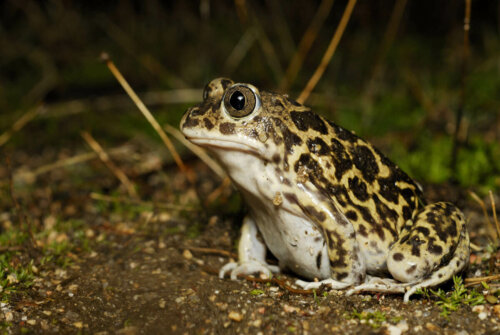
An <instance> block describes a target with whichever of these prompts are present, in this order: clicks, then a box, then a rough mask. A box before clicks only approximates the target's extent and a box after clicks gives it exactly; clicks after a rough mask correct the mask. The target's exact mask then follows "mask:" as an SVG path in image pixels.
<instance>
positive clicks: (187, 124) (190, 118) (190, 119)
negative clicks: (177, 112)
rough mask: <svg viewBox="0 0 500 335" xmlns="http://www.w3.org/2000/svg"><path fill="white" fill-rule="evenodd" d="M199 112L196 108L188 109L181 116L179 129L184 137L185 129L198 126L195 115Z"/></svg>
mask: <svg viewBox="0 0 500 335" xmlns="http://www.w3.org/2000/svg"><path fill="white" fill-rule="evenodd" d="M199 111H200V108H199V107H198V106H194V107H190V108H188V110H187V111H186V112H185V113H184V115H183V116H182V119H181V122H180V124H179V128H180V130H181V131H182V132H183V133H184V135H185V130H186V129H188V128H194V127H196V126H198V124H199V120H198V118H197V117H196V115H197V113H199Z"/></svg>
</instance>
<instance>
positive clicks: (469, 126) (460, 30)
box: [0, 0, 500, 194]
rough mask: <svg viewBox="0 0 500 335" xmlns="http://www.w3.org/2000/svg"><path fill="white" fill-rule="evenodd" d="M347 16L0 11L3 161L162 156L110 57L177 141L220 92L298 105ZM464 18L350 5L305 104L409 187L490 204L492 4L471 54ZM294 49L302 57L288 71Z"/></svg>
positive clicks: (254, 4)
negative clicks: (215, 84) (356, 139)
mask: <svg viewBox="0 0 500 335" xmlns="http://www.w3.org/2000/svg"><path fill="white" fill-rule="evenodd" d="M346 3H347V1H335V2H334V1H331V0H323V1H280V0H266V1H245V0H235V1H209V0H201V1H158V0H149V1H106V2H103V1H63V0H53V1H22V0H21V1H17V0H16V1H14V0H10V1H1V2H0V136H2V134H3V143H2V144H0V145H1V147H0V149H2V150H3V151H4V153H5V154H6V155H7V156H10V157H13V158H12V159H13V160H14V162H15V164H17V166H20V165H21V166H22V165H23V164H27V165H30V166H31V167H30V168H33V166H36V165H39V164H42V163H45V164H46V163H48V162H50V161H54V160H56V159H59V158H61V157H66V156H68V157H69V156H71V155H73V154H74V153H75V152H79V151H82V150H84V151H87V150H88V147H87V146H86V144H85V142H84V141H83V140H82V138H81V136H80V131H82V130H87V131H91V132H92V134H93V135H94V137H95V138H96V139H98V140H99V142H100V143H101V144H102V145H103V146H105V147H108V148H110V147H116V146H118V145H120V144H123V143H124V142H126V141H129V140H131V139H137V138H140V139H142V140H143V141H146V143H152V144H151V145H154V144H155V143H156V144H159V145H161V142H160V140H159V138H158V136H157V135H156V134H155V133H154V131H153V130H152V128H151V127H150V125H149V124H148V123H147V122H146V121H145V119H144V118H143V117H142V115H141V114H140V113H139V112H138V111H137V109H136V107H135V106H134V104H133V103H132V101H131V100H130V99H129V98H128V97H127V96H126V95H125V94H124V92H123V90H122V88H121V87H120V86H119V84H118V83H117V81H116V79H115V78H114V77H113V75H112V74H111V73H110V71H109V70H108V68H107V67H106V65H105V64H104V63H103V62H102V61H101V60H100V59H99V55H100V54H101V52H103V51H105V52H107V53H109V55H110V57H111V59H112V60H113V61H114V62H115V64H116V65H117V67H118V68H119V69H120V70H121V72H122V73H123V74H124V76H125V77H126V78H127V80H128V81H129V83H130V84H131V86H132V87H134V88H135V89H136V91H137V92H138V93H139V95H140V96H141V97H142V98H143V99H144V101H145V103H146V104H147V105H148V106H149V107H150V108H151V110H152V112H153V114H154V115H155V117H156V118H157V119H158V121H159V122H160V124H162V125H163V124H166V123H168V124H171V125H173V126H175V127H178V122H179V120H180V118H181V116H182V114H183V112H184V111H185V110H186V108H187V107H189V106H192V105H193V104H195V103H197V102H199V101H201V89H202V88H203V86H204V85H205V84H206V83H207V82H208V81H210V80H211V79H213V78H215V77H220V76H227V77H231V78H232V79H234V80H236V81H240V82H250V83H253V84H254V85H256V86H258V87H259V88H260V89H266V90H271V91H277V92H283V93H284V92H286V93H288V94H289V95H290V96H291V97H295V98H296V97H297V96H298V95H299V93H300V92H301V90H302V89H303V88H304V86H305V84H306V83H307V81H308V80H309V78H310V76H311V75H312V73H313V72H314V70H315V69H316V66H317V65H318V64H319V61H320V60H321V57H322V56H323V54H324V52H325V50H326V48H327V46H328V43H329V41H330V39H331V37H332V35H333V33H334V31H335V28H336V27H337V25H338V22H339V21H340V17H341V15H342V13H343V11H344V8H345V6H346ZM464 12H465V2H464V1H406V0H378V1H359V2H358V3H357V4H356V6H355V8H354V11H353V14H352V17H351V19H350V21H349V23H348V25H347V28H346V31H345V33H344V35H343V37H342V39H341V41H340V44H339V46H338V48H337V51H336V53H335V55H334V57H333V58H332V60H331V62H330V64H329V66H328V68H327V70H326V72H325V74H324V76H323V77H322V79H321V80H320V82H319V84H318V86H317V87H316V88H315V89H314V91H313V94H312V95H311V96H310V97H309V99H308V101H307V102H306V104H308V105H310V106H311V107H312V108H313V110H314V111H315V112H317V113H319V114H322V115H324V116H326V117H327V118H329V119H331V120H333V121H335V122H336V123H338V124H340V125H342V126H344V127H345V128H348V129H351V130H354V131H355V132H356V133H357V134H359V135H361V136H362V137H365V138H367V139H369V140H370V141H372V142H373V143H375V144H376V145H377V146H379V147H380V148H381V149H382V151H384V152H385V153H386V154H387V155H388V156H389V157H390V158H391V159H392V160H394V161H396V162H397V163H398V164H399V165H400V166H401V167H402V168H403V169H404V170H406V171H407V172H408V173H409V174H410V175H411V176H412V177H414V178H416V179H418V180H420V181H422V182H424V183H443V182H450V181H451V182H452V183H454V184H458V185H460V186H463V187H466V188H468V187H473V188H474V189H476V190H477V191H478V192H480V193H482V194H485V192H486V191H487V190H489V189H492V190H495V189H496V190H498V189H499V188H500V177H499V176H500V173H499V171H500V161H499V159H498V158H499V157H500V145H499V140H500V113H499V111H500V99H499V97H500V39H499V37H500V2H499V1H478V0H473V1H472V6H471V18H470V20H471V25H470V33H469V36H468V39H469V43H468V45H465V49H464V24H463V23H464ZM306 31H309V33H308V35H306V38H304V33H305V32H306ZM299 46H301V48H304V47H305V49H302V50H308V52H306V53H303V56H304V57H303V58H304V59H303V62H299V63H295V65H293V66H292V68H290V64H291V61H292V59H293V58H294V55H295V54H296V51H297V50H298V48H299ZM308 46H310V47H309V48H307V47H308ZM464 54H465V55H466V57H465V58H464ZM460 111H461V112H463V114H462V115H463V118H462V120H461V124H460V127H459V129H458V132H456V119H457V113H459V112H460ZM27 114H28V116H26V115H27ZM23 116H25V117H26V118H28V119H29V120H30V122H27V123H26V124H25V125H24V127H23V128H22V129H21V130H19V131H11V130H12V127H13V126H14V128H15V127H16V125H15V123H16V121H18V120H19V119H20V118H21V119H22V118H23ZM454 138H456V139H457V143H458V147H459V150H458V151H457V152H458V154H457V155H456V156H455V161H456V164H453V163H452V160H453V158H452V157H453V155H452V152H453V145H454V144H453V143H454ZM0 139H2V138H0ZM176 145H178V146H179V148H180V150H181V152H183V150H182V146H181V145H180V144H179V143H176ZM163 151H164V150H163ZM165 155H168V154H166V153H165ZM183 155H184V154H183ZM16 157H17V158H16ZM166 159H167V160H168V158H166ZM30 161H31V163H30ZM2 164H3V162H2ZM0 177H2V178H5V177H6V172H5V170H2V175H1V176H0Z"/></svg>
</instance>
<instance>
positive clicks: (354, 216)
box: [345, 211, 358, 221]
mask: <svg viewBox="0 0 500 335" xmlns="http://www.w3.org/2000/svg"><path fill="white" fill-rule="evenodd" d="M345 216H346V217H347V218H348V219H349V220H351V221H357V220H358V214H356V212H355V211H347V212H346V213H345Z"/></svg>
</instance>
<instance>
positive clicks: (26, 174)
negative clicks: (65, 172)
mask: <svg viewBox="0 0 500 335" xmlns="http://www.w3.org/2000/svg"><path fill="white" fill-rule="evenodd" d="M128 151H129V148H128V147H117V148H114V149H111V150H109V155H111V156H113V155H115V154H120V153H126V152H128ZM96 157H97V154H96V153H95V152H86V153H84V154H79V155H76V156H73V157H69V158H63V159H60V160H58V161H56V162H54V163H50V164H46V165H42V166H40V167H38V168H36V169H35V170H33V171H22V172H16V173H14V177H13V179H14V183H17V182H20V181H25V182H26V181H27V182H32V181H33V180H34V179H35V178H36V177H37V176H39V175H41V174H44V173H47V172H50V171H53V170H56V169H60V168H63V167H68V166H71V165H75V164H79V163H83V162H87V161H89V160H91V159H94V158H96ZM7 183H8V181H5V180H2V181H0V186H3V185H6V184H7Z"/></svg>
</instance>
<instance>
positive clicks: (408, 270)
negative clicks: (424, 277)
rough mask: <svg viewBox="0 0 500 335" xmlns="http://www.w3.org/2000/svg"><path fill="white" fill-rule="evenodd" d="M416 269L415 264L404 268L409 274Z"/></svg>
mask: <svg viewBox="0 0 500 335" xmlns="http://www.w3.org/2000/svg"><path fill="white" fill-rule="evenodd" d="M416 269H417V265H412V266H411V267H409V268H408V269H406V273H407V274H411V273H413V272H415V270H416Z"/></svg>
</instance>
